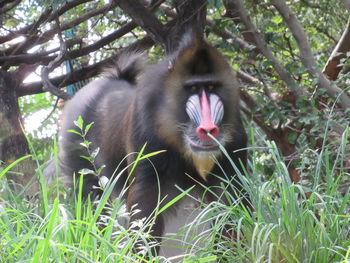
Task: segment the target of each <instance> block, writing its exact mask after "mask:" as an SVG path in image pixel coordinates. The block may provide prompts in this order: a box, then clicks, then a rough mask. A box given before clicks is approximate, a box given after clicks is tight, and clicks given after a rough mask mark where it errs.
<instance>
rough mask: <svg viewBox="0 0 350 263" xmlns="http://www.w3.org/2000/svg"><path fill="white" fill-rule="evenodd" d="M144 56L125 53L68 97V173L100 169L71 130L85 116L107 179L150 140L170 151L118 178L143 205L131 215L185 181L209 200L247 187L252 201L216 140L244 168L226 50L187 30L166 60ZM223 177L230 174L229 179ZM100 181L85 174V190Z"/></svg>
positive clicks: (144, 212)
mask: <svg viewBox="0 0 350 263" xmlns="http://www.w3.org/2000/svg"><path fill="white" fill-rule="evenodd" d="M143 60H144V59H143V55H140V54H139V53H135V54H127V56H126V55H125V54H124V55H122V56H120V58H119V60H118V62H117V63H116V65H114V68H112V69H110V70H109V71H108V72H107V73H106V74H104V75H103V76H102V77H101V78H100V79H98V80H95V81H93V82H91V83H90V84H88V85H87V86H86V87H84V88H83V89H81V90H80V91H79V92H78V93H76V95H75V96H74V97H73V98H72V99H71V100H70V101H69V102H68V103H67V105H66V107H65V111H64V116H65V118H64V120H63V123H62V128H61V139H60V154H59V160H60V169H61V170H62V172H63V174H64V175H66V176H72V175H73V174H74V173H76V174H78V172H79V171H80V170H81V169H83V168H88V169H93V167H91V166H92V165H91V163H89V162H88V161H87V160H85V159H83V158H81V157H80V156H81V155H85V156H86V155H87V153H86V152H85V151H86V149H84V148H83V147H81V146H80V143H81V141H82V139H81V137H79V135H76V134H74V133H69V132H67V130H70V129H74V128H75V126H74V124H73V122H74V121H75V120H76V119H77V118H78V116H82V118H83V120H84V122H85V123H86V124H89V123H92V122H93V123H94V124H93V125H92V127H91V129H90V130H89V132H88V134H87V140H88V141H90V142H91V148H92V149H96V148H99V153H98V155H97V156H96V158H95V167H96V168H100V167H101V166H103V165H104V166H105V167H104V169H103V170H102V175H104V176H106V177H108V178H111V176H112V175H113V174H117V173H118V172H119V171H120V170H122V169H123V168H125V167H126V166H128V165H130V164H131V163H132V162H133V161H134V160H135V157H136V155H135V154H134V155H128V154H129V153H135V152H138V151H140V149H141V148H142V147H143V146H144V145H145V143H147V146H146V148H145V153H151V152H157V151H163V152H161V153H159V154H156V155H154V156H152V157H150V160H142V161H140V162H139V163H138V165H137V166H136V168H135V170H134V171H133V173H132V175H131V176H130V177H131V178H128V175H127V173H126V172H125V173H124V174H123V176H122V178H120V179H119V180H118V181H117V186H116V191H120V190H121V188H122V187H123V186H124V183H125V182H126V181H125V180H127V181H128V190H127V193H126V196H125V199H126V203H127V207H128V209H131V208H132V207H136V208H137V209H139V210H140V211H139V212H138V213H136V214H133V215H132V217H131V221H132V220H137V219H142V218H145V217H146V218H148V217H149V216H150V215H151V214H152V212H154V210H155V209H156V207H157V201H158V200H163V199H164V204H165V203H167V201H170V200H172V199H173V198H174V197H176V196H177V195H179V194H180V193H181V192H180V190H179V188H181V189H189V188H190V187H192V186H194V188H193V189H192V191H191V195H194V196H197V197H202V196H203V193H204V192H205V200H206V201H207V202H211V201H214V200H216V199H217V197H216V196H219V195H220V193H221V192H220V191H222V189H221V187H220V185H222V184H225V182H226V184H227V181H230V182H231V184H232V186H230V187H228V188H227V189H228V190H227V191H229V192H230V194H231V195H233V196H236V197H237V193H240V192H241V194H243V196H242V202H243V205H245V206H247V207H249V206H250V205H249V200H248V199H247V198H246V197H244V191H243V190H242V186H241V184H240V182H239V180H238V178H236V172H235V169H234V168H233V166H232V164H231V162H230V161H229V159H228V158H227V157H226V156H224V155H223V154H222V152H221V151H220V149H219V145H218V143H217V142H219V143H220V144H221V145H222V146H224V147H225V149H226V150H227V152H228V154H229V155H230V159H231V160H232V161H233V162H234V163H235V165H236V166H237V168H238V169H240V170H241V171H242V170H243V169H244V166H245V164H246V158H247V157H246V150H245V148H246V143H247V138H246V133H245V131H244V128H243V125H242V121H241V117H240V111H239V101H240V99H239V86H238V83H237V80H236V77H235V73H234V72H233V71H232V69H231V67H230V65H229V64H228V63H227V61H226V60H225V58H224V57H223V55H222V54H220V52H219V51H218V50H217V49H216V48H214V47H213V46H211V45H210V44H209V43H207V42H206V41H205V40H204V39H203V38H202V37H200V36H198V35H196V34H186V35H185V36H184V37H183V39H182V41H181V42H180V43H179V47H178V49H177V50H176V51H175V52H174V53H172V54H171V55H169V56H167V57H166V58H165V59H163V60H162V61H160V62H159V63H157V64H155V65H153V66H149V68H146V66H145V63H143ZM144 68H146V69H144ZM212 138H215V140H213V139H212ZM127 155H128V158H126V159H125V158H124V157H125V156H127ZM120 164H121V165H120ZM218 164H219V165H218ZM242 166H243V167H242ZM117 168H118V169H119V170H117V171H115V170H116V169H117ZM215 175H217V176H215ZM220 176H221V177H223V176H226V177H229V178H231V179H230V180H226V181H222V180H220ZM95 185H98V177H97V176H96V175H84V186H83V194H84V195H85V196H87V195H88V194H92V195H93V196H96V195H99V194H100V193H99V192H98V191H99V190H96V187H93V186H95ZM203 186H206V187H211V189H212V191H205V187H203ZM224 196H225V195H224ZM176 207H177V203H176V204H174V209H175V210H176ZM164 221H165V217H164V215H163V214H161V215H159V216H157V218H156V220H155V223H154V224H153V226H152V228H151V231H152V232H151V234H152V236H154V237H161V236H162V234H163V231H164V224H165V222H164ZM157 249H158V248H157Z"/></svg>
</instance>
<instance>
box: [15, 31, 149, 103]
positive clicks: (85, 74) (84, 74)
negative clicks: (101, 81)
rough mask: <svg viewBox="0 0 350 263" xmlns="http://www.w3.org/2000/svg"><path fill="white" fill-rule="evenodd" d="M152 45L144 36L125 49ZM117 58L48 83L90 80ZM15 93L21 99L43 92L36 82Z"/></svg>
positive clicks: (58, 83)
mask: <svg viewBox="0 0 350 263" xmlns="http://www.w3.org/2000/svg"><path fill="white" fill-rule="evenodd" d="M152 45H154V41H153V40H152V39H151V38H150V37H148V36H146V37H144V38H143V39H141V40H138V41H136V42H135V43H133V44H132V45H130V46H128V47H127V49H128V50H145V49H148V48H150V47H151V46H152ZM117 56H118V54H116V55H113V56H111V57H109V58H107V59H105V60H102V61H100V62H98V63H95V64H93V65H89V66H86V67H84V68H82V69H79V70H77V71H74V72H71V73H69V74H65V75H61V76H58V77H53V78H50V82H51V83H52V84H53V85H54V86H60V87H64V86H67V85H71V84H74V83H76V82H79V81H82V80H86V79H89V78H92V77H94V76H96V75H97V74H98V73H99V72H100V69H101V68H104V67H106V66H109V65H110V64H112V63H113V62H114V61H115V59H116V57H117ZM16 92H17V96H19V97H21V96H26V95H31V94H38V93H43V92H44V90H43V85H42V82H41V81H37V82H32V83H26V84H22V85H21V86H19V87H17V89H16Z"/></svg>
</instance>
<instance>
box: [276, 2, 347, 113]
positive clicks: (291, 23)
mask: <svg viewBox="0 0 350 263" xmlns="http://www.w3.org/2000/svg"><path fill="white" fill-rule="evenodd" d="M271 1H272V4H273V5H274V6H275V8H276V9H277V10H278V12H279V13H280V14H281V16H282V17H283V19H284V21H285V22H286V24H287V25H288V27H289V29H290V30H291V31H292V34H293V37H294V38H295V40H296V42H297V44H298V47H299V51H300V59H301V62H302V63H303V64H304V66H305V67H306V68H307V70H308V72H309V74H310V75H311V76H312V77H313V78H315V79H317V80H318V85H319V87H320V88H322V89H324V90H325V91H326V92H327V94H328V95H329V96H330V97H332V98H333V99H338V98H339V102H340V104H341V107H342V108H343V109H347V108H350V98H349V97H348V96H347V94H346V93H344V92H343V91H342V90H341V89H340V88H339V87H337V86H336V85H334V84H332V83H331V82H330V81H329V80H328V79H327V78H326V77H325V75H323V74H322V72H321V70H320V69H319V68H317V66H316V61H315V58H314V56H313V54H312V51H311V48H310V45H309V42H308V40H307V38H306V34H305V32H304V30H303V28H302V27H301V25H300V24H299V22H298V20H297V19H296V17H295V15H294V14H293V12H292V10H291V9H290V8H289V7H288V5H287V4H286V2H284V1H283V0H271Z"/></svg>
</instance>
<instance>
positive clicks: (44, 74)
mask: <svg viewBox="0 0 350 263" xmlns="http://www.w3.org/2000/svg"><path fill="white" fill-rule="evenodd" d="M56 24H57V27H58V28H60V26H59V21H58V17H57V18H56ZM58 38H59V40H60V54H59V55H58V56H57V57H56V58H55V59H54V60H52V61H51V62H50V63H49V65H48V66H45V67H43V68H42V70H41V80H42V83H43V90H44V91H49V92H50V93H52V94H53V95H55V96H57V97H59V98H61V99H64V100H67V99H69V98H70V96H69V95H68V94H67V93H66V92H64V91H63V90H60V89H58V88H57V87H56V86H55V85H53V84H52V83H51V81H50V79H49V73H50V72H51V71H52V70H53V69H55V68H56V67H58V66H59V65H61V63H62V62H63V61H64V57H65V54H66V52H67V46H66V44H65V42H64V41H63V37H62V31H61V30H60V29H59V33H58Z"/></svg>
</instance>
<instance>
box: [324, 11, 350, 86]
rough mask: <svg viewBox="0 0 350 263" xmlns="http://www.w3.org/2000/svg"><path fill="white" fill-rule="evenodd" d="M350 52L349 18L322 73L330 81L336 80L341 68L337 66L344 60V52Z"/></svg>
mask: <svg viewBox="0 0 350 263" xmlns="http://www.w3.org/2000/svg"><path fill="white" fill-rule="evenodd" d="M349 51H350V18H349V20H348V23H347V24H346V28H345V30H344V32H343V34H342V36H341V38H340V40H339V42H338V44H337V45H336V47H335V48H334V50H333V52H332V54H331V56H330V57H329V59H328V61H327V63H326V65H325V67H324V69H323V70H322V72H323V73H324V74H325V75H326V76H327V77H328V78H329V79H330V80H336V79H337V77H338V74H339V72H340V71H341V70H342V68H343V66H341V65H339V63H340V60H341V59H343V58H346V52H349Z"/></svg>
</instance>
